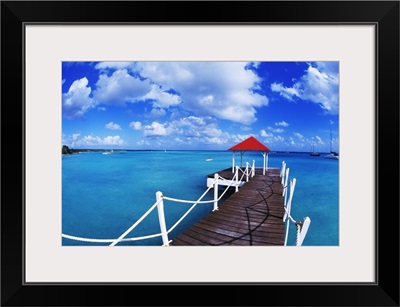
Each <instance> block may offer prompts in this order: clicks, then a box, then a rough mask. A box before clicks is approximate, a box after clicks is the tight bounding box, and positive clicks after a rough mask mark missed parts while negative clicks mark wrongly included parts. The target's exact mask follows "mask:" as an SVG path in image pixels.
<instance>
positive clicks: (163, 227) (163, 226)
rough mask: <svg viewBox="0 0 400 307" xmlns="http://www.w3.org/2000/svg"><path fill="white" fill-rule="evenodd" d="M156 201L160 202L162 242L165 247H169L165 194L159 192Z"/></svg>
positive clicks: (159, 214)
mask: <svg viewBox="0 0 400 307" xmlns="http://www.w3.org/2000/svg"><path fill="white" fill-rule="evenodd" d="M156 200H157V202H158V205H157V212H158V221H159V222H160V229H161V237H162V241H163V246H168V245H169V242H168V233H167V226H166V224H165V214H164V201H163V194H162V193H161V192H160V191H158V192H157V193H156Z"/></svg>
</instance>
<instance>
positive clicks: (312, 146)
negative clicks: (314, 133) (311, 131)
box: [310, 138, 321, 157]
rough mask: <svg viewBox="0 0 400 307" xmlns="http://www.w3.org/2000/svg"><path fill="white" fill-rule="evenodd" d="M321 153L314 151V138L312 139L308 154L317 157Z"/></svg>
mask: <svg viewBox="0 0 400 307" xmlns="http://www.w3.org/2000/svg"><path fill="white" fill-rule="evenodd" d="M320 155H321V154H320V153H319V152H316V151H315V142H314V138H313V139H312V142H311V152H310V156H315V157H318V156H320Z"/></svg>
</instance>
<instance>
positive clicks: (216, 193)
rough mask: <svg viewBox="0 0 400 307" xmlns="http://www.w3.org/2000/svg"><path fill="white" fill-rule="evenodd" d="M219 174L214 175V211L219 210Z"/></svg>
mask: <svg viewBox="0 0 400 307" xmlns="http://www.w3.org/2000/svg"><path fill="white" fill-rule="evenodd" d="M218 177H219V176H218V174H217V173H215V174H214V208H213V211H215V210H218Z"/></svg>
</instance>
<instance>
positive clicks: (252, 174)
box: [251, 160, 256, 177]
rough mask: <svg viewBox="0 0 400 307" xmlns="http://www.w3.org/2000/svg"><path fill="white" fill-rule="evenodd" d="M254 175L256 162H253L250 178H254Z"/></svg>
mask: <svg viewBox="0 0 400 307" xmlns="http://www.w3.org/2000/svg"><path fill="white" fill-rule="evenodd" d="M255 174H256V161H254V160H253V166H252V168H251V177H254V175H255Z"/></svg>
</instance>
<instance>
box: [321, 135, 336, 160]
mask: <svg viewBox="0 0 400 307" xmlns="http://www.w3.org/2000/svg"><path fill="white" fill-rule="evenodd" d="M324 159H333V160H339V154H338V153H337V152H334V151H332V130H331V141H330V153H329V154H327V155H325V156H324Z"/></svg>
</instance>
